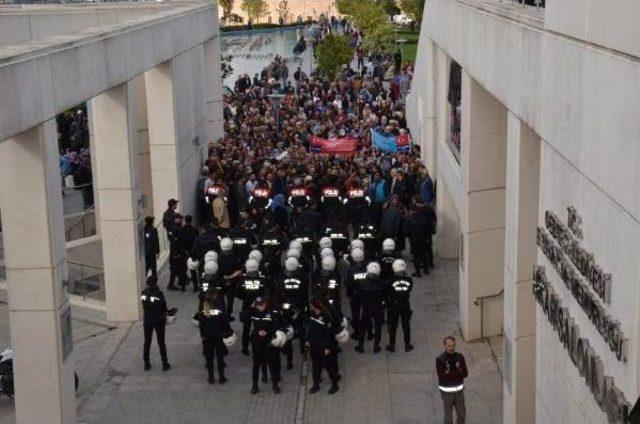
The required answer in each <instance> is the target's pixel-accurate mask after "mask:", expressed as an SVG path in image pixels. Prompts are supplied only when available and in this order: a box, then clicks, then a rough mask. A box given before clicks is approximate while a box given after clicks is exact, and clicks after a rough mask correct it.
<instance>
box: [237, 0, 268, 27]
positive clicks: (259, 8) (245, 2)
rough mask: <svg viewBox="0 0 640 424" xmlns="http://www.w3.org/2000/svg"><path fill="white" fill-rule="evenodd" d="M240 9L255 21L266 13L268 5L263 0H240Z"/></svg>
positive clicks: (258, 20)
mask: <svg viewBox="0 0 640 424" xmlns="http://www.w3.org/2000/svg"><path fill="white" fill-rule="evenodd" d="M240 9H242V11H243V12H244V13H246V14H247V16H248V17H249V19H250V20H251V21H252V22H254V23H255V22H260V19H261V18H262V17H264V16H265V15H266V14H267V12H268V10H269V7H268V6H267V2H266V1H265V0H242V4H241V5H240Z"/></svg>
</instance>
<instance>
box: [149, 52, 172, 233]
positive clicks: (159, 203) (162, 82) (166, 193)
mask: <svg viewBox="0 0 640 424" xmlns="http://www.w3.org/2000/svg"><path fill="white" fill-rule="evenodd" d="M144 83H145V92H146V99H147V119H148V124H149V152H150V156H151V181H152V186H153V213H154V216H155V217H156V223H160V219H161V217H162V214H163V213H164V211H165V210H166V209H167V201H168V200H169V199H171V198H175V199H180V196H179V193H180V189H179V187H180V180H179V175H178V174H179V171H178V149H177V137H176V118H175V113H174V96H173V70H172V66H171V62H164V63H161V64H160V65H157V66H156V67H155V68H153V69H150V70H148V71H147V72H145V74H144Z"/></svg>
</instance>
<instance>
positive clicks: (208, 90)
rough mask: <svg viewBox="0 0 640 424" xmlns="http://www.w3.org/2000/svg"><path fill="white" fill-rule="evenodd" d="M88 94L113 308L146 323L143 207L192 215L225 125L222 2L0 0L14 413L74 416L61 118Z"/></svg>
mask: <svg viewBox="0 0 640 424" xmlns="http://www.w3.org/2000/svg"><path fill="white" fill-rule="evenodd" d="M83 102H87V103H88V111H89V123H90V133H91V145H92V155H93V173H94V178H93V180H94V188H95V195H96V199H97V203H96V204H97V208H96V215H97V219H96V221H97V225H96V227H97V228H96V229H97V236H96V237H97V240H98V242H99V243H101V248H102V249H101V251H102V256H103V263H104V278H105V287H106V309H107V316H108V318H109V319H110V320H113V321H137V320H138V319H139V316H140V311H139V303H138V294H139V291H140V288H141V286H142V284H143V280H144V259H143V256H144V255H143V251H142V245H143V243H144V241H143V240H142V227H143V218H144V215H145V214H146V213H152V214H154V215H155V216H156V217H161V216H162V212H163V211H164V209H166V201H167V199H169V198H178V199H180V201H181V203H180V209H181V211H182V212H183V213H193V212H194V209H195V203H196V193H195V182H196V180H197V178H198V173H199V169H200V165H201V164H202V161H203V160H204V158H205V157H206V149H207V147H206V146H207V142H208V141H214V140H216V139H218V138H219V137H220V136H221V135H222V94H221V78H220V44H219V31H218V13H217V4H216V3H215V2H204V1H184V2H182V1H181V2H171V3H138V4H107V5H76V6H63V5H56V6H40V7H38V6H24V7H17V6H13V7H11V6H5V7H0V187H1V188H0V209H1V210H2V228H3V238H4V259H5V265H6V274H7V284H8V292H9V308H10V323H11V335H12V344H13V348H14V352H15V360H14V368H15V375H16V398H15V399H16V419H17V422H18V423H35V422H46V423H73V422H75V413H76V405H75V396H74V393H73V343H72V341H71V340H72V339H71V328H70V325H71V320H70V319H71V318H70V308H69V304H70V301H69V296H68V295H67V290H66V284H67V276H68V267H67V246H65V234H64V224H63V213H62V200H61V196H60V193H61V182H60V169H59V160H58V147H57V131H56V124H55V117H56V115H57V114H59V113H61V112H63V111H64V110H66V109H68V108H70V107H73V106H74V105H77V104H80V103H83ZM158 221H159V219H158ZM162 232H164V231H163V230H161V233H162ZM95 241H96V238H93V239H92V240H91V242H92V243H93V242H95ZM76 243H77V241H76ZM76 247H77V246H76Z"/></svg>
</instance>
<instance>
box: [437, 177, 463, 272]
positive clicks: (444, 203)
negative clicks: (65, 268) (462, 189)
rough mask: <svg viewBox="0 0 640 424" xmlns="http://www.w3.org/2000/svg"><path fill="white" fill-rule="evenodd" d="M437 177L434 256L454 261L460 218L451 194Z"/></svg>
mask: <svg viewBox="0 0 640 424" xmlns="http://www.w3.org/2000/svg"><path fill="white" fill-rule="evenodd" d="M444 181H445V179H444V177H442V176H441V175H438V195H437V196H436V216H437V217H438V224H437V225H438V227H437V230H436V243H435V246H436V254H437V255H438V257H440V258H445V259H455V258H457V257H458V255H459V252H460V218H459V217H458V210H457V209H456V204H455V202H454V200H453V198H452V196H451V192H450V191H449V188H448V187H447V185H446V183H445V182H444Z"/></svg>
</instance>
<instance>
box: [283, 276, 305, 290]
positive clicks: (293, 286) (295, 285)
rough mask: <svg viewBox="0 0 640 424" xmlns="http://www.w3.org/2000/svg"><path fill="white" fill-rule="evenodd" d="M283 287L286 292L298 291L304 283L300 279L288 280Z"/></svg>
mask: <svg viewBox="0 0 640 424" xmlns="http://www.w3.org/2000/svg"><path fill="white" fill-rule="evenodd" d="M283 286H284V289H285V290H298V289H300V286H302V281H300V279H298V278H286V279H285V280H284V281H283Z"/></svg>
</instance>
